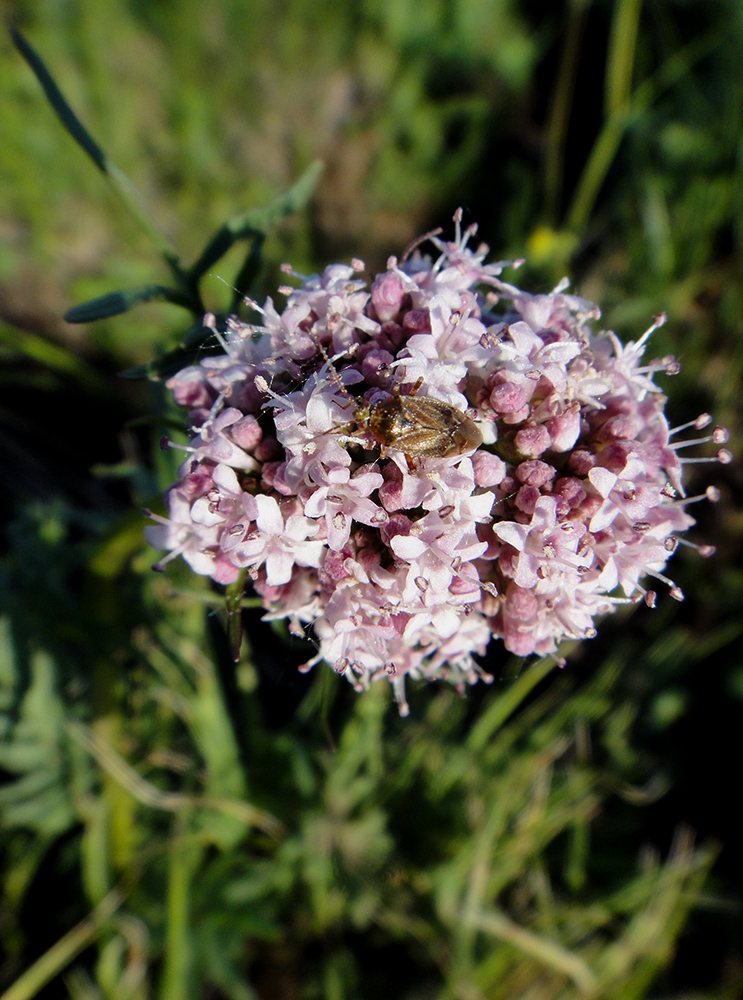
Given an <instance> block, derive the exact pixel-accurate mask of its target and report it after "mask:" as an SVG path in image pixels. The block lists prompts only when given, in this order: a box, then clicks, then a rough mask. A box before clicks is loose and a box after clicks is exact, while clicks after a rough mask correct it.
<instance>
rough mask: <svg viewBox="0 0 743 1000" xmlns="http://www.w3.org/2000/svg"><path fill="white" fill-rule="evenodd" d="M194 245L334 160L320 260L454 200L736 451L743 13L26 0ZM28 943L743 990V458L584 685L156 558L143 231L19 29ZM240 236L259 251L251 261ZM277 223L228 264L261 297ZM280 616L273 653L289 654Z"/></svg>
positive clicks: (211, 277) (233, 982)
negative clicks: (447, 659)
mask: <svg viewBox="0 0 743 1000" xmlns="http://www.w3.org/2000/svg"><path fill="white" fill-rule="evenodd" d="M2 10H3V13H4V14H5V16H6V20H7V21H8V23H9V24H10V25H12V26H15V27H17V28H19V29H21V30H22V31H23V32H24V33H25V35H26V37H27V38H28V39H29V41H30V42H31V43H32V44H33V46H34V47H35V48H36V50H37V51H38V52H39V53H40V54H41V56H42V57H43V59H44V60H45V62H46V64H47V66H48V67H49V69H50V70H51V72H52V73H53V75H54V77H55V79H56V81H57V83H58V84H59V86H60V87H61V89H62V90H63V92H64V93H65V94H66V96H67V98H68V99H69V101H70V103H71V104H72V106H73V107H74V108H75V110H76V111H77V113H78V114H79V116H80V118H81V119H82V121H83V122H84V123H85V124H86V126H87V127H88V129H89V130H90V132H91V133H92V134H93V136H95V138H96V140H97V141H98V142H99V143H100V145H101V146H102V147H103V149H104V150H105V151H106V153H107V154H108V155H109V156H110V157H111V158H112V160H114V161H115V162H116V163H117V164H118V165H119V166H120V167H121V168H122V169H123V170H124V171H125V172H126V173H127V174H128V175H129V177H130V178H131V179H132V181H133V182H134V184H135V185H136V187H137V188H138V190H139V192H140V193H141V195H142V198H143V200H144V202H145V203H146V205H147V206H148V208H149V211H150V213H151V215H152V218H153V219H154V220H155V222H156V224H157V226H158V227H159V228H160V229H161V230H162V231H163V232H164V233H165V234H166V235H167V237H168V238H169V239H170V240H171V241H172V243H173V244H174V246H175V247H177V249H178V252H179V253H180V255H181V257H182V260H183V261H184V262H185V263H186V264H190V263H191V262H192V261H194V260H195V259H196V258H197V257H198V256H199V254H200V252H201V250H202V248H203V246H204V245H205V243H206V242H207V240H208V238H209V237H210V236H211V235H212V233H213V232H214V231H215V230H216V229H217V228H218V227H219V226H220V225H221V224H222V223H223V222H224V220H225V219H226V218H228V217H229V216H231V215H233V214H234V213H238V212H243V211H247V210H249V209H254V208H260V207H262V206H264V205H267V204H269V203H270V202H271V201H272V200H273V199H275V198H276V197H277V196H278V195H280V194H281V193H282V192H284V191H286V190H287V189H288V188H290V187H291V185H292V184H293V183H294V182H295V181H296V179H297V178H298V177H299V176H300V175H301V174H302V173H303V171H304V170H306V169H307V168H308V166H309V165H310V164H311V163H312V162H313V161H314V160H315V159H317V158H320V159H321V160H322V161H323V162H324V165H325V167H324V172H323V174H322V177H321V178H320V181H319V184H318V187H317V189H316V192H315V195H314V197H313V198H312V200H311V201H310V203H309V204H308V206H307V207H306V208H305V209H304V210H302V211H299V212H297V213H296V214H294V215H292V216H290V217H288V218H287V219H285V220H284V221H283V222H282V223H281V224H280V225H277V226H275V227H274V228H272V229H271V231H270V232H269V234H268V238H267V240H266V244H265V247H264V261H265V267H264V269H263V271H262V272H261V274H260V276H259V277H258V279H257V281H256V284H255V286H254V288H253V293H254V294H255V295H256V297H258V298H261V297H262V296H265V295H266V294H268V293H269V292H270V291H271V289H272V288H274V287H275V285H276V283H277V282H278V280H279V279H278V274H279V272H278V266H279V264H280V263H281V262H283V261H284V260H290V261H291V263H292V264H293V265H294V266H295V267H296V268H297V269H298V270H300V271H304V272H306V273H309V272H310V271H312V270H316V269H318V268H321V267H323V266H324V264H325V263H328V262H330V261H333V260H347V259H349V258H350V257H351V256H360V257H362V258H363V259H365V260H366V262H367V263H368V264H369V265H370V266H372V267H381V266H383V265H384V262H385V260H386V258H387V257H388V256H389V254H391V253H399V252H400V251H401V250H402V249H403V248H404V247H405V245H406V244H407V243H408V242H409V241H410V240H411V239H412V238H414V237H415V236H416V235H418V234H419V233H421V232H424V231H426V230H427V229H430V228H433V227H434V226H438V225H442V226H444V227H447V226H449V225H450V220H451V217H452V214H453V212H454V210H455V208H456V207H457V206H459V205H461V206H462V207H463V208H464V212H465V219H466V221H470V220H477V221H478V222H479V223H480V236H481V237H482V238H483V239H484V240H486V241H487V242H488V243H489V244H490V246H491V247H492V248H493V256H494V257H511V256H526V257H527V258H528V262H527V265H526V266H525V268H524V270H523V271H522V272H521V273H520V283H521V284H522V286H524V287H527V288H529V289H531V290H549V289H550V288H551V287H553V286H554V284H556V282H557V281H558V280H559V279H560V278H561V277H562V276H563V274H569V275H570V276H571V278H572V280H573V282H574V287H575V288H576V289H577V290H578V292H579V293H580V294H583V295H585V296H587V297H589V298H592V299H594V300H595V301H597V302H599V303H600V304H601V306H602V308H603V310H604V321H605V322H606V325H607V326H610V327H612V328H614V329H616V330H617V332H618V333H619V334H620V336H622V337H623V338H624V339H625V340H626V339H632V338H636V337H637V336H639V334H641V333H642V332H643V330H644V329H645V328H646V327H647V326H648V325H649V321H650V319H651V317H652V316H654V315H655V314H657V313H659V312H660V311H662V310H665V311H667V312H668V315H669V322H668V324H667V325H666V326H665V327H664V328H663V329H662V330H660V331H658V332H657V333H655V334H654V338H653V343H652V345H651V351H652V353H653V354H655V355H659V356H660V355H664V354H667V353H673V354H675V355H676V356H677V357H678V358H679V360H680V362H681V366H682V370H681V373H680V374H679V375H678V376H676V377H674V378H673V379H670V378H668V379H665V380H664V382H663V384H664V387H665V385H666V383H667V390H668V393H669V395H670V403H669V413H670V417H671V420H672V422H674V423H681V422H684V421H686V420H689V419H693V418H695V417H696V416H697V414H698V413H699V412H702V411H709V412H711V413H713V414H714V416H715V419H716V421H717V422H719V423H721V424H724V425H726V426H727V427H729V429H730V431H731V435H732V443H731V448H732V449H733V450H734V452H735V453H736V454H737V455H740V454H741V441H740V412H741V411H740V406H739V404H738V399H739V396H740V392H741V367H742V365H743V339H742V338H741V333H742V332H743V330H742V327H743V320H742V317H743V301H742V300H743V282H742V280H741V279H742V278H743V274H742V270H743V257H742V256H741V224H742V222H741V220H742V219H743V215H742V209H743V185H742V184H741V180H742V171H743V164H742V162H741V154H742V153H743V149H742V145H741V144H742V141H743V68H742V67H743V62H742V60H741V54H742V53H743V8H741V6H740V4H738V3H737V0H659V2H655V0H654V2H652V3H650V2H646V3H645V4H642V3H641V2H640V0H572V2H570V0H561V2H557V3H552V4H546V3H540V2H536V0H531V2H528V0H490V2H485V0H426V2H414V0H394V2H392V0H388V2H387V0H366V2H364V0H357V2H350V3H347V4H345V5H343V4H338V3H331V2H329V0H283V2H276V0H274V2H269V0H253V2H237V0H151V2H149V3H148V2H143V0H140V2H136V0H128V2H125V0H106V2H105V3H101V2H100V0H76V2H73V0H69V2H58V0H34V2H31V0H28V2H25V3H24V2H16V3H7V2H6V3H5V4H3V5H2ZM0 105H1V107H2V115H1V116H0V351H2V360H3V366H2V379H3V391H2V394H1V395H0V421H1V425H0V463H1V467H2V469H3V483H4V485H5V489H4V490H3V491H2V499H1V503H2V516H3V520H4V522H5V524H6V530H5V550H6V552H5V554H4V555H3V557H2V561H1V562H0V602H1V605H0V610H1V611H2V617H1V618H0V774H1V775H2V779H3V781H2V784H0V856H1V859H2V897H3V898H2V902H0V941H1V942H2V952H3V954H2V967H1V969H0V989H5V990H6V992H4V993H2V998H3V1000H24V998H29V997H36V996H38V997H41V998H56V997H72V998H73V1000H78V998H80V1000H98V998H106V1000H108V998H111V1000H128V998H132V1000H139V998H150V997H153V998H155V997H156V998H158V1000H179V998H181V997H183V998H190V997H199V998H201V997H208V998H214V1000H222V998H229V1000H295V998H297V1000H299V998H302V1000H303V998H328V1000H342V998H352V997H353V998H357V997H359V998H370V1000H371V998H377V997H379V996H380V995H382V996H386V997H390V998H401V1000H428V998H442V1000H444V998H446V1000H450V998H451V1000H481V998H487V1000H489V998H496V1000H498V998H504V1000H506V998H508V1000H513V998H517V997H518V998H528V1000H558V998H559V1000H568V998H579V997H596V998H599V997H601V998H603V997H609V998H614V997H616V998H617V1000H619V998H621V1000H628V998H635V997H645V996H652V997H667V998H671V997H683V998H684V1000H692V998H693V1000H702V998H709V1000H711V998H720V1000H732V998H735V997H739V996H741V995H743V954H742V950H741V946H740V941H741V939H742V938H743V935H742V934H741V930H742V924H743V919H742V912H741V907H742V900H741V892H742V889H743V872H742V866H741V860H740V843H741V827H740V820H739V818H738V815H737V812H738V800H739V799H740V773H739V772H740V763H741V751H742V749H743V747H742V745H741V732H742V731H743V658H742V657H741V631H742V630H743V616H741V603H742V602H741V596H742V594H743V576H742V573H741V560H740V550H741V539H742V536H743V515H742V514H741V509H742V508H741V467H740V464H739V463H738V462H736V463H734V464H733V465H728V466H720V465H707V466H697V467H694V466H692V467H690V468H689V469H688V470H687V471H688V473H689V475H688V491H689V493H691V494H694V493H697V492H703V490H704V488H705V487H706V485H707V484H708V483H713V484H715V485H716V486H718V487H719V488H720V490H721V500H720V502H719V503H718V504H716V505H714V506H713V505H710V504H700V505H699V506H698V507H695V508H694V514H695V516H697V517H698V521H699V524H698V527H697V528H696V529H694V531H693V532H692V538H693V540H695V541H697V542H699V543H710V544H715V545H717V547H718V548H717V553H716V555H715V556H714V557H712V559H711V560H702V559H701V558H700V557H699V556H698V554H696V553H695V552H694V551H693V550H690V549H687V550H682V551H681V552H680V553H679V554H678V555H676V556H675V557H674V559H673V561H672V564H671V570H670V572H671V575H672V576H673V578H674V579H675V580H676V582H677V583H678V584H679V585H680V586H681V587H682V589H683V590H684V592H685V594H686V595H687V599H686V601H685V602H684V603H683V604H678V603H676V602H674V601H673V600H671V599H670V597H668V595H667V594H666V593H664V592H662V591H661V593H660V595H659V602H658V607H657V609H655V610H653V611H650V610H648V609H647V608H640V609H638V610H636V611H635V612H633V613H632V614H631V615H616V616H614V618H612V619H611V620H607V621H605V622H603V623H602V625H601V626H600V633H599V638H598V639H596V640H593V641H592V642H590V643H586V644H584V645H582V646H579V647H577V648H575V649H573V650H572V651H569V652H570V658H569V665H568V668H567V669H566V670H565V671H564V672H562V673H558V672H556V671H549V669H548V667H549V665H544V664H541V663H536V664H533V663H526V664H521V663H513V662H511V661H509V660H507V659H505V658H503V657H502V656H501V655H500V654H499V653H498V651H497V650H496V651H494V653H493V656H492V657H491V658H490V659H489V660H488V667H489V669H490V670H491V671H492V672H493V674H494V676H495V681H494V683H493V685H491V686H484V685H481V686H480V687H479V688H476V689H473V690H471V691H470V692H468V694H467V697H466V699H461V698H460V697H459V696H458V695H457V694H456V693H455V692H453V691H452V690H450V689H448V688H446V687H437V686H428V687H423V688H415V687H414V686H411V687H413V690H411V691H410V696H411V697H410V700H411V709H412V712H411V717H410V718H409V719H408V720H400V719H399V718H398V717H397V715H396V712H395V711H394V708H393V707H392V706H391V704H390V697H389V692H388V691H387V689H386V688H385V687H384V685H378V686H377V689H375V690H374V691H372V692H370V693H369V694H367V695H364V696H363V697H361V698H359V697H357V696H356V695H355V694H354V693H353V691H352V690H351V689H350V687H348V686H347V685H344V684H343V683H342V682H339V681H338V679H337V678H335V676H334V675H333V674H332V672H331V671H329V670H327V669H324V668H319V667H318V668H316V670H315V671H314V675H313V676H311V677H310V678H309V682H307V681H305V680H303V679H301V678H300V677H299V676H298V675H297V674H296V669H295V668H296V665H297V664H298V663H301V662H302V661H303V660H304V659H306V657H307V653H306V651H304V650H301V649H294V648H292V647H291V646H290V645H289V644H288V643H287V642H286V641H285V639H284V638H283V637H282V636H281V635H280V634H278V633H277V632H275V631H273V630H270V629H268V627H267V626H265V625H264V624H262V623H261V622H260V620H259V613H258V612H257V611H255V610H250V609H248V610H246V612H245V624H246V629H247V633H248V643H247V644H246V648H245V655H244V658H243V661H242V662H241V664H240V666H239V667H238V668H237V669H235V668H234V666H233V665H232V663H231V662H230V657H229V655H228V651H227V644H226V641H225V638H224V628H223V620H222V617H221V612H220V603H221V602H220V598H219V595H216V594H215V593H213V592H212V591H210V590H209V588H208V587H207V586H206V584H205V581H203V580H200V579H199V580H197V579H196V578H193V577H192V576H190V575H189V574H188V573H187V572H186V571H185V569H184V568H183V567H181V566H178V565H176V564H171V565H170V566H169V568H168V572H167V574H166V575H165V576H158V575H155V574H152V573H151V571H150V569H149V566H150V563H151V562H152V561H153V559H154V554H153V553H152V551H150V550H147V549H146V547H145V546H144V543H143V539H142V526H143V522H144V519H143V517H142V516H141V514H140V513H139V509H140V508H141V507H142V506H143V505H148V506H152V507H154V508H156V509H161V508H159V505H160V500H159V497H160V495H161V493H162V491H163V490H164V488H165V487H166V486H167V485H168V483H169V482H170V481H172V479H173V478H174V473H175V466H176V465H177V457H174V456H173V455H172V453H171V454H163V453H162V452H160V450H159V449H158V447H157V441H158V438H159V436H160V434H161V433H162V432H163V430H164V429H165V428H166V427H169V426H171V425H172V423H173V422H174V421H176V422H177V421H178V420H179V419H181V420H182V418H180V417H179V414H178V413H176V412H174V411H173V409H172V408H171V407H170V406H169V404H168V402H167V400H166V398H165V392H164V390H163V387H162V384H161V383H157V382H152V381H147V380H140V381H133V380H126V379H122V378H121V377H120V375H119V373H120V372H121V371H122V369H125V368H128V367H130V366H132V365H138V364H143V363H146V362H148V361H150V360H151V359H152V358H153V357H155V356H158V355H160V354H162V353H164V352H166V351H168V350H170V349H172V348H173V347H174V346H175V344H177V343H178V341H179V340H180V339H181V337H182V336H183V334H184V331H185V330H186V329H187V327H188V326H189V323H190V317H189V315H188V314H187V313H186V312H185V311H184V310H183V309H179V308H178V307H177V306H174V305H172V304H164V303H150V304H146V305H140V306H138V307H136V309H133V310H132V311H130V312H128V313H126V314H124V315H121V316H115V317H111V318H109V319H105V320H101V321H98V322H96V323H92V324H89V325H71V324H67V323H65V322H64V321H63V319H62V316H63V314H64V312H65V311H66V310H67V309H68V308H70V307H71V306H73V305H75V304H77V303H79V302H82V301H84V300H88V299H91V298H94V297H96V296H101V295H104V294H106V293H109V292H111V291H114V290H117V289H119V288H125V287H129V286H135V285H141V284H147V283H153V282H160V281H165V280H167V277H168V276H167V272H166V269H165V267H164V265H163V263H162V261H161V260H160V259H159V256H158V253H157V250H156V249H155V248H153V246H152V245H151V243H150V242H149V241H148V239H147V237H146V235H145V234H144V233H143V231H142V230H141V228H140V227H139V226H138V225H137V223H136V221H134V220H133V219H132V218H131V217H130V216H129V215H128V214H127V212H126V210H125V208H124V207H123V206H122V203H121V202H120V200H119V199H118V198H117V197H116V195H115V193H114V192H113V191H112V189H111V187H110V186H109V185H108V184H107V183H106V180H105V178H103V177H102V176H101V174H99V173H98V172H96V170H95V168H94V167H93V166H92V164H91V163H90V162H89V161H88V160H86V158H85V156H84V155H83V154H82V153H81V151H80V149H79V148H78V147H76V146H75V144H74V143H73V142H72V140H71V139H70V137H69V136H68V135H67V134H66V133H65V132H64V131H63V130H62V128H61V127H60V125H59V123H58V121H57V120H56V119H55V117H54V115H53V112H52V111H51V109H50V107H49V105H48V104H47V102H46V101H45V98H44V96H43V93H42V91H41V88H40V86H39V83H38V81H37V80H36V79H35V77H34V75H33V74H32V72H31V71H30V69H29V68H28V66H27V65H26V64H25V63H24V61H23V60H22V59H21V57H20V56H19V54H18V53H17V52H16V51H15V49H14V48H13V46H12V43H11V41H10V37H9V35H8V34H3V35H2V36H0ZM244 252H245V247H244V246H243V247H242V253H243V254H244ZM241 259H242V258H241V256H240V252H239V249H238V248H235V249H234V250H233V251H230V254H229V255H228V256H227V257H226V258H225V259H224V260H222V261H220V262H219V264H218V265H216V266H215V267H213V268H212V269H211V272H210V274H208V275H207V276H206V278H205V280H204V283H203V289H202V290H203V295H204V301H205V304H206V306H207V308H209V309H213V310H219V309H224V308H226V304H227V303H228V302H229V300H230V294H231V293H230V289H229V287H227V286H226V285H225V282H227V285H229V284H231V283H233V282H234V281H235V275H236V273H237V271H238V269H239V267H240V263H241ZM250 640H252V645H253V648H254V649H255V653H254V654H253V655H251V653H250Z"/></svg>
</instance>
